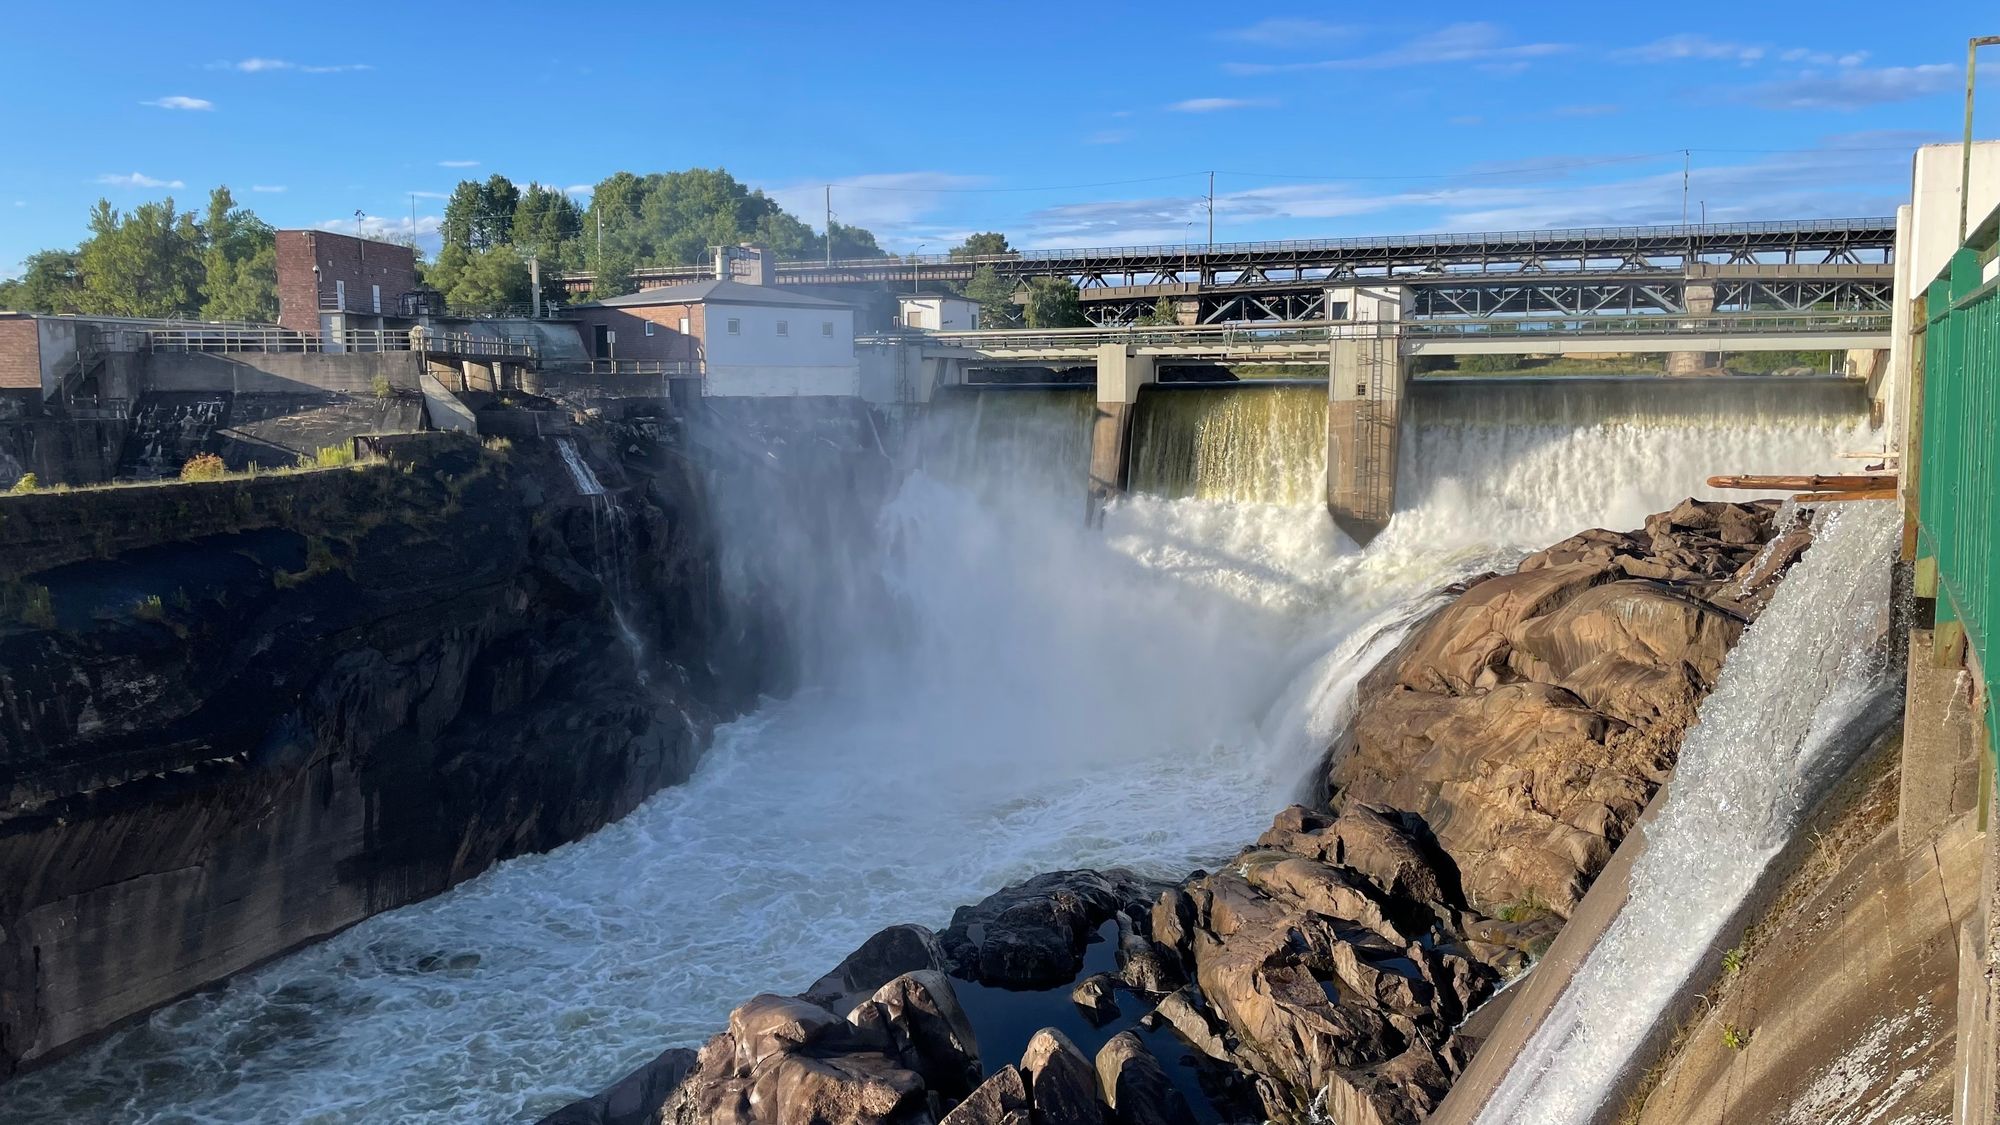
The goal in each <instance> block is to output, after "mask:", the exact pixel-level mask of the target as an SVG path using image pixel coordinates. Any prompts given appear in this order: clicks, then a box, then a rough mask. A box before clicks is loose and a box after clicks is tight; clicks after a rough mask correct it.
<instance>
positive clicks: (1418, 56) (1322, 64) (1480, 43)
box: [1222, 22, 1572, 74]
mask: <svg viewBox="0 0 2000 1125" xmlns="http://www.w3.org/2000/svg"><path fill="white" fill-rule="evenodd" d="M1571 49H1572V48H1571V46H1570V44H1567V43H1513V42H1509V41H1508V36H1507V33H1506V31H1505V30H1504V29H1502V28H1501V27H1500V26H1499V25H1497V24H1492V23H1483V22H1476V23H1454V24H1450V25H1447V26H1445V27H1442V28H1439V29H1438V30H1436V31H1433V32H1429V33H1427V34H1424V35H1419V36H1417V37H1416V38H1414V39H1411V40H1409V41H1407V42H1405V43H1403V44H1401V45H1399V46H1395V47H1390V48H1388V49H1387V50H1383V51H1378V52H1376V53H1374V54H1372V55H1357V56H1354V57H1351V58H1342V59H1322V60H1320V61H1318V62H1301V63H1225V64H1223V68H1222V69H1223V70H1225V71H1227V72H1229V73H1231V74H1278V73H1282V72H1287V71H1302V70H1385V69H1389V68H1392V67H1405V66H1434V65H1438V64H1442V63H1489V64H1505V65H1511V66H1513V67H1515V68H1516V69H1518V68H1520V67H1525V66H1526V65H1527V64H1528V63H1529V62H1531V61H1532V60H1535V59H1540V58H1546V57H1548V56H1550V55H1559V54H1562V53H1563V52H1565V51H1568V50H1571Z"/></svg>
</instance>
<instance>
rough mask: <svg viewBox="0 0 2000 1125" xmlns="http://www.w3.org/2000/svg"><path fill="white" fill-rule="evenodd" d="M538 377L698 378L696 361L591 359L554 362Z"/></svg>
mask: <svg viewBox="0 0 2000 1125" xmlns="http://www.w3.org/2000/svg"><path fill="white" fill-rule="evenodd" d="M542 374H544V375H552V376H558V377H568V378H616V377H618V376H623V375H643V376H647V377H653V378H657V377H660V376H665V377H666V378H669V379H698V378H700V377H701V375H702V365H701V361H700V360H692V359H675V360H660V359H591V360H585V361H583V362H581V363H556V364H550V365H549V366H547V367H545V368H543V369H542Z"/></svg>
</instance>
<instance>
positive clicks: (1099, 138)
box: [1083, 129, 1132, 145]
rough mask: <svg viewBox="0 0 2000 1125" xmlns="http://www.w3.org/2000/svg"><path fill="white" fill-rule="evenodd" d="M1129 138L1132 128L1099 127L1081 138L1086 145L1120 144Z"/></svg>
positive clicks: (1130, 137)
mask: <svg viewBox="0 0 2000 1125" xmlns="http://www.w3.org/2000/svg"><path fill="white" fill-rule="evenodd" d="M1131 139H1132V130H1130V129H1099V130H1098V131H1097V132H1095V133H1092V134H1090V135H1089V136H1087V137H1085V138H1083V143H1084V144H1087V145H1122V144H1124V143H1125V142H1126V141H1129V140H1131Z"/></svg>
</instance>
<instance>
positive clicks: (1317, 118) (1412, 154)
mask: <svg viewBox="0 0 2000 1125" xmlns="http://www.w3.org/2000/svg"><path fill="white" fill-rule="evenodd" d="M10 7H11V8H12V10H11V11H10V12H9V14H8V18H7V21H6V25H7V26H6V34H5V36H4V37H0V75H5V81H4V82H3V83H0V87H4V89H0V115H4V116H5V118H6V119H7V120H10V121H13V122H15V123H16V128H17V130H20V129H21V127H22V125H23V123H25V126H26V133H27V139H28V140H29V141H30V144H29V145H28V146H27V147H26V148H25V149H16V150H15V157H14V158H12V159H10V160H8V161H6V162H5V163H4V164H0V274H11V273H13V272H15V271H16V270H17V269H18V263H19V261H20V260H21V258H22V257H24V256H25V255H26V254H28V253H29V252H31V251H33V250H36V249H40V248H42V247H45V246H53V245H70V244H74V243H75V242H76V241H77V240H78V238H80V237H81V235H82V233H83V227H84V219H85V214H86V211H87V209H88V207H89V205H90V204H91V202H92V201H93V200H95V199H96V198H98V197H99V196H103V197H106V198H108V199H110V200H111V201H112V202H113V203H114V204H115V205H119V206H129V205H131V204H134V203H138V202H141V201H143V200H146V199H150V198H157V197H160V196H162V195H167V194H171V195H173V196H174V197H175V199H176V200H177V201H178V202H180V203H181V204H182V205H183V206H187V207H198V206H199V205H200V202H201V200H202V199H203V198H204V197H205V195H206V192H207V190H208V188H209V187H211V186H212V185H214V184H217V183H226V184H228V185H229V186H230V187H231V188H232V189H233V190H234V191H235V192H236V193H237V195H238V197H239V198H240V199H242V200H243V201H245V202H246V203H248V204H249V205H250V206H252V207H254V208H255V209H256V210H257V211H258V213H259V214H261V215H262V216H264V217H265V218H266V219H267V220H269V221H270V222H272V223H274V224H276V225H278V226H282V227H290V226H337V227H339V228H340V229H353V225H354V223H355V219H354V217H353V216H354V214H355V212H356V211H361V212H363V213H364V214H365V215H366V216H368V218H367V220H366V223H367V228H368V229H369V230H370V231H371V232H383V233H401V232H403V231H404V230H406V229H408V228H409V227H410V225H411V218H410V215H411V206H412V202H413V194H412V193H416V194H415V196H414V203H415V205H416V212H417V218H416V223H415V225H416V229H417V231H418V233H419V235H420V236H421V235H424V234H427V233H429V232H430V231H432V230H434V228H435V224H436V216H437V214H438V212H439V210H440V208H441V207H442V197H443V196H444V194H445V193H447V192H449V191H450V190H451V188H452V186H453V184H454V183H456V182H457V181H458V180H459V179H460V178H463V177H468V176H470V177H478V178H483V177H484V176H486V175H488V174H490V173H492V172H496V171H497V172H503V173H506V174H507V175H509V176H511V177H513V178H515V179H516V180H521V181H527V180H531V179H534V180H541V181H542V182H545V183H551V184H556V185H561V186H564V187H571V186H574V187H576V189H577V190H578V193H579V196H578V197H579V199H583V198H587V195H586V194H585V193H586V192H587V188H588V185H589V184H590V183H592V182H594V181H596V180H597V179H599V178H601V177H603V176H605V175H607V174H609V173H611V172H614V171H617V170H619V169H629V170H632V171H638V172H646V171H658V170H669V169H677V168H684V167H690V166H695V165H704V166H721V167H724V168H727V169H729V170H730V171H731V172H733V173H735V174H736V175H737V176H738V177H740V178H742V179H744V180H746V181H748V182H750V183H752V184H754V185H756V186H759V187H762V188H764V189H765V190H767V191H771V192H773V193H774V194H777V195H778V196H779V197H780V198H781V199H783V200H784V201H785V202H786V203H787V204H788V205H789V206H791V207H792V209H793V210H795V211H796V212H798V213H799V214H801V215H802V216H803V217H805V218H807V219H808V220H809V221H811V222H812V223H813V224H814V225H816V226H817V225H818V224H819V222H820V217H821V210H822V185H824V184H828V183H831V184H833V185H834V202H833V209H834V212H835V215H836V217H837V218H838V219H840V220H841V221H842V222H848V223H855V224H859V225H862V226H866V227H869V228H872V229H874V230H875V231H876V232H877V233H878V234H880V235H881V236H882V238H883V241H884V243H885V245H888V246H890V247H891V248H893V249H897V250H902V251H910V250H915V249H917V248H918V247H919V246H922V247H923V248H924V249H926V250H927V251H931V252H935V251H939V250H943V249H945V248H946V247H948V246H949V245H950V244H951V243H952V242H954V241H956V240H957V239H958V238H960V237H962V236H963V235H964V234H965V233H966V232H968V231H974V230H983V229H997V230H1002V231H1005V232H1007V233H1008V234H1009V236H1010V237H1012V238H1013V240H1014V242H1015V244H1016V245H1025V246H1056V245H1105V244H1118V243H1131V242H1169V243H1172V242H1180V241H1183V240H1184V239H1192V240H1193V241H1194V242H1197V243H1198V242H1201V241H1202V240H1203V239H1205V238H1206V237H1207V234H1206V226H1207V215H1208V212H1207V208H1206V205H1205V200H1204V195H1205V193H1206V191H1207V183H1208V178H1207V172H1208V171H1210V170H1214V171H1216V172H1217V176H1216V188H1215V190H1216V203H1215V235H1216V238H1217V240H1218V241H1231V240H1240V239H1262V238H1304V237H1330V236H1339V235H1354V234H1371V233H1396V232H1409V231H1425V230H1446V229H1452V230H1482V229H1508V228H1529V227H1548V226H1567V225H1588V224H1597V223H1625V222H1661V221H1665V222H1671V221H1677V220H1678V219H1679V218H1680V214H1681V205H1682V162H1683V157H1682V150H1684V149H1689V150H1692V153H1691V158H1690V162H1691V165H1692V174H1691V182H1690V190H1689V198H1690V199H1691V200H1693V201H1694V202H1693V203H1692V204H1691V209H1692V210H1693V212H1694V213H1696V214H1699V212H1700V210H1701V205H1702V203H1704V202H1705V203H1706V210H1707V216H1708V218H1709V219H1710V220H1711V221H1738V220H1754V219H1773V218H1792V217H1807V216H1839V215H1862V214H1867V215H1873V214H1887V213H1889V212H1890V211H1891V210H1892V209H1893V207H1894V206H1895V204H1896V203H1897V202H1898V201H1899V200H1900V199H1901V198H1902V197H1903V196H1905V195H1906V194H1907V192H1908V164H1909V150H1910V149H1911V148H1912V147H1913V146H1914V145H1915V144H1917V143H1919V142H1923V141H1931V140H1949V139H1952V138H1954V137H1956V135H1957V133H1958V130H1959V127H1960V114H1961V111H1962V100H1961V99H1962V96H1963V95H1962V91H1963V75H1962V67H1963V59H1964V50H1965V39H1966V37H1967V36H1969V35H1972V34H1981V33H2000V8H1995V7H1994V6H1993V5H1992V4H1991V3H1990V0H1962V2H1952V0H1947V2H1942V3H1937V2H1933V3H1929V4H1923V5H1915V6H1909V7H1902V6H1895V5H1889V6H1884V5H1882V4H1880V3H1879V2H1877V3H1868V4H1862V3H1850V2H1847V0H1822V2H1818V3H1791V2H1785V3H1741V2H1739V3H1735V4H1728V5H1716V6H1708V5H1667V6H1660V5H1632V6H1617V5H1605V4H1601V3H1591V4H1568V3H1545V4H1535V5H1525V4H1512V5H1500V4H1489V5H1470V4H1446V3H1438V4H1430V5H1370V6H1365V7H1364V6H1360V5H1341V6H1334V5H1328V4H1309V3H1300V4H1293V5H1287V6H1281V7H1269V8H1264V7H1263V6H1261V5H1259V6H1255V7H1257V8H1262V9H1263V10H1262V11H1261V12H1257V13H1254V14H1244V9H1243V8H1237V9H1235V11H1236V14H1231V10H1230V6H1225V5H1217V4H1213V3H1205V4H1194V3H1180V2H1177V0H1176V2H1167V0H1151V2H1148V3H1145V4H1131V5H1127V4H1118V3H1102V2H1100V3H1075V2H1071V3H1067V4H1060V5H1058V4H1039V3H1023V4H1015V5H996V4H930V5H914V4H895V5H851V4H850V5H834V4H779V3H757V2H754V0H744V2H739V3H733V4H722V5H714V6H709V7H703V6H698V5H692V4H674V5H654V4H616V3H597V4H590V5H565V4H549V3H546V2H543V3H537V4H532V5H529V4H512V3H483V4H479V5H476V6H471V5H450V6H447V5H439V4H425V3H413V2H409V0H405V2H404V3H400V4H394V5H390V4H370V3H350V4H344V5H337V6H331V7H328V6H304V5H299V6H294V5H279V4H270V3H257V4H241V5H225V4H195V5H179V6H176V5H168V6H161V5H159V4H155V3H149V4H144V5H141V4H136V3H134V4H127V3H98V4H91V5H88V6H87V7H84V6H78V5H76V4H57V3H51V2H48V0H32V2H30V3H28V4H24V5H17V6H10ZM1982 17H1983V18H1982ZM1982 61H1985V62H1986V65H1987V67H1988V68H1989V69H1988V70H1987V71H1986V74H1987V75H1989V76H1990V77H1989V78H1988V80H1987V81H1986V82H1983V83H1982V88H1983V90H1982V92H1984V93H1985V105H1984V107H1983V109H1982V112H1981V113H1980V122H1979V133H1980V135H1981V136H1984V137H1994V136H2000V49H1989V51H1988V52H1987V53H1986V55H1985V56H1983V59H1982ZM23 152H25V153H26V154H27V155H25V156H23V155H22V153H23Z"/></svg>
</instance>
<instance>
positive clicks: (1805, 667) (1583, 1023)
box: [1477, 501, 1902, 1125]
mask: <svg viewBox="0 0 2000 1125" xmlns="http://www.w3.org/2000/svg"><path fill="white" fill-rule="evenodd" d="M1901 526H1902V524H1901V519H1900V514H1899V512H1898V510H1897V508H1896V506H1895V505H1894V504H1893V503H1890V502H1887V501H1870V502H1865V503H1852V504H1843V505H1830V506H1827V507H1825V508H1823V509H1822V510H1821V512H1820V514H1819V516H1818V521H1817V527H1816V532H1817V537H1816V539H1815V541H1814V544H1813V546H1812V548H1811V549H1810V550H1808V551H1807V552H1806V554H1805V556H1804V557H1803V559H1802V560H1801V561H1800V562H1799V564H1798V565H1797V566H1796V568H1795V569H1794V570H1793V571H1792V573H1791V574H1790V575H1789V576H1788V577H1787V578H1786V579H1785V582H1784V584H1783V585H1781V586H1780V587H1779V588H1778V593H1777V596H1776V597H1775V598H1773V599H1772V602H1771V605H1770V606H1769V608H1767V609H1766V610H1765V611H1764V614H1763V616H1762V617H1760V618H1759V619H1758V620H1757V622H1756V623H1755V624H1753V625H1752V626H1750V628H1749V630H1748V631H1747V632H1746V633H1745V634H1744V636H1743V639H1742V641H1741V642H1740V643H1739V644H1738V645H1737V647H1736V649H1735V651H1733V652H1732V653H1731V654H1730V656H1729V662H1728V663H1727V664H1726V665H1725V666H1724V667H1723V671H1722V677H1721V679H1720V680H1719V681H1718V683H1717V684H1716V688H1715V690H1714V691H1713V692H1712V693H1711V694H1710V695H1709V697H1708V699H1707V700H1706V701H1705V702H1704V703H1703V704H1702V707H1701V715H1700V721H1699V723H1698V724H1697V725H1696V726H1695V727H1694V728H1693V729H1692V730H1690V731H1689V732H1688V734H1687V737H1686V738H1685V740H1684V741H1683V742H1682V745H1681V754H1680V764H1679V766H1678V768H1677V769H1676V770H1675V772H1674V778H1673V781H1672V782H1671V783H1670V784H1669V787H1668V790H1667V800H1666V804H1665V805H1664V806H1663V807H1662V808H1661V811H1660V815H1659V817H1658V818H1657V819H1656V820H1655V821H1654V822H1653V824H1651V825H1650V826H1648V827H1647V828H1646V829H1645V840H1646V850H1645V852H1644V853H1642V855H1641V856H1640V858H1639V860H1638V862H1637V864H1636V865H1635V866H1634V868H1633V871H1632V879H1631V891H1630V896H1629V899H1628V900H1627V903H1626V905H1625V907H1624V909H1623V910H1622V911H1621V912H1620V913H1619V915H1618V917H1617V919H1616V920H1614V921H1613V922H1612V924H1611V927H1610V929H1609V930H1607V931H1606V932H1605V934H1604V936H1603V938H1601V939H1600V940H1599V942H1598V944H1597V946H1596V948H1595V949H1593V950H1592V951H1591V953H1590V955H1589V957H1588V958H1587V959H1586V960H1585V962H1584V964H1583V966H1582V968H1580V969H1579V970H1578V971H1577V975H1576V977H1575V979H1574V980H1573V981H1572V982H1571V983H1570V985H1569V988H1568V989H1567V990H1566V991H1565V992H1564V993H1563V996H1562V998H1561V999H1560V1000H1558V1001H1557V1002H1556V1005H1555V1007H1554V1008H1553V1009H1552V1010H1551V1011H1550V1013H1549V1015H1548V1017H1547V1019H1546V1020H1545V1022H1544V1023H1543V1024H1542V1027H1541V1028H1540V1030H1538V1031H1537V1032H1536V1033H1535V1035H1534V1037H1533V1038H1532V1039H1530V1040H1529V1042H1528V1045H1527V1046H1526V1048H1525V1049H1524V1050H1523V1051H1522V1053H1521V1055H1520V1056H1519V1057H1518V1058H1516V1059H1515V1060H1514V1064H1513V1067H1512V1069H1511V1070H1510V1071H1509V1072H1508V1074H1507V1077H1506V1078H1505V1079H1504V1080H1503V1081H1502V1082H1501V1084H1500V1087H1499V1088H1498V1089H1497V1090H1496V1091H1495V1092H1494V1094H1493V1096H1492V1098H1491V1099H1490V1100H1489V1101H1488V1102H1487V1104H1486V1107H1485V1108H1484V1110H1483V1111H1482V1112H1481V1113H1480V1115H1479V1117H1478V1118H1477V1120H1478V1122H1480V1123H1481V1125H1585V1123H1587V1122H1590V1121H1593V1120H1596V1119H1598V1117H1599V1115H1600V1113H1601V1111H1602V1108H1603V1107H1604V1103H1605V1101H1606V1099H1607V1098H1609V1097H1610V1096H1611V1095H1612V1092H1613V1091H1614V1089H1615V1088H1616V1085H1617V1083H1618V1081H1619V1080H1620V1078H1621V1076H1622V1075H1623V1074H1624V1073H1625V1071H1626V1070H1627V1068H1628V1067H1629V1066H1631V1065H1633V1064H1634V1063H1635V1061H1636V1060H1635V1059H1634V1054H1635V1052H1637V1051H1639V1050H1640V1049H1641V1048H1642V1047H1643V1045H1644V1044H1645V1043H1646V1040H1647V1038H1648V1036H1649V1035H1650V1034H1651V1033H1652V1031H1653V1029H1654V1026H1655V1025H1656V1024H1657V1023H1658V1022H1659V1021H1660V1019H1661V1018H1662V1013H1663V1012H1664V1011H1665V1008H1666V1006H1667V1004H1668V1002H1669V1001H1670V999H1671V998H1672V997H1673V995H1674V993H1675V991H1676V990H1677V989H1678V988H1679V987H1680V985H1681V983H1682V982H1683V981H1685V980H1687V979H1688V977H1689V975H1690V974H1691V973H1692V972H1693V971H1694V969H1695V967H1696V966H1697V964H1698V963H1699V962H1700V959H1701V958H1702V957H1703V956H1705V955H1706V954H1707V952H1708V950H1709V947H1710V946H1711V945H1712V944H1713V942H1714V941H1715V939H1716V938H1717V936H1718V935H1719V934H1720V933H1721V931H1722V928H1723V926H1724V925H1726V924H1727V923H1728V921H1729V919H1730V918H1731V916H1732V915H1733V914H1734V913H1735V911H1736V910H1737V908H1738V906H1739V904H1741V903H1742V902H1743V901H1744V900H1745V899H1746V897H1747V896H1748V895H1749V894H1750V892H1751V890H1752V888H1753V887H1755V886H1756V884H1757V882H1758V879H1759V878H1760V877H1761V876H1762V874H1763V872H1764V869H1765V867H1766V866H1767V865H1768V864H1769V863H1770V862H1771V860H1772V859H1773V858H1774V857H1775V856H1776V855H1777V854H1778V852H1779V851H1780V850H1781V849H1783V848H1784V846H1785V844H1786V843H1787V842H1788V841H1789V840H1790V839H1791V837H1792V834H1793V833H1794V832H1795V831H1796V830H1797V827H1798V824H1799V822H1800V820H1801V818H1802V817H1803V816H1804V815H1805V812H1806V810H1807V809H1809V808H1810V807H1811V806H1812V803H1813V801H1814V799H1815V798H1816V797H1817V796H1818V795H1819V794H1820V793H1822V792H1824V791H1825V789H1826V787H1827V786H1828V785H1830V784H1832V782H1833V781H1834V780H1835V779H1836V778H1837V777H1838V776H1839V775H1840V773H1841V772H1842V771H1843V770H1844V769H1845V768H1846V767H1847V766H1848V765H1849V764H1851V762H1852V760H1853V756H1854V755H1855V754H1856V753H1858V751H1859V750H1860V747H1859V746H1858V745H1856V740H1855V739H1854V737H1853V736H1852V734H1851V732H1850V730H1849V728H1850V727H1851V726H1852V725H1854V724H1855V723H1856V721H1857V720H1858V719H1860V718H1861V717H1862V716H1863V715H1864V714H1866V713H1867V712H1868V711H1869V710H1870V708H1872V707H1876V706H1880V705H1882V704H1884V702H1885V701H1892V700H1893V689H1894V677H1893V673H1892V670H1891V669H1890V668H1889V667H1888V666H1887V663H1888V662H1887V655H1886V651H1885V649H1886V646H1884V645H1883V644H1881V643H1880V638H1881V636H1882V634H1883V632H1884V630H1885V629H1886V628H1887V627H1888V625H1889V615H1890V612H1891V605H1890V591H1889V566H1890V562H1891V560H1892V559H1893V558H1894V555H1895V547H1896V542H1897V536H1898V534H1899V532H1900V529H1901Z"/></svg>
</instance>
